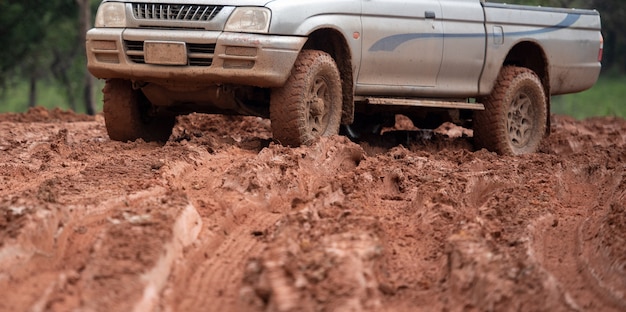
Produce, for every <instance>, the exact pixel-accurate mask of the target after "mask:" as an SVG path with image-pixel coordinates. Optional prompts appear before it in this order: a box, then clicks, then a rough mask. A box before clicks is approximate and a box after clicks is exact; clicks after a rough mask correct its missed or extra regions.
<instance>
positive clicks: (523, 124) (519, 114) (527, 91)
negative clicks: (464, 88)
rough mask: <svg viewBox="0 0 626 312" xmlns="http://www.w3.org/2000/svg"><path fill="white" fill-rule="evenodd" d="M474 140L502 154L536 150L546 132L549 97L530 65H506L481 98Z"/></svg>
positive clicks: (476, 114)
mask: <svg viewBox="0 0 626 312" xmlns="http://www.w3.org/2000/svg"><path fill="white" fill-rule="evenodd" d="M479 101H480V102H481V103H483V104H484V105H485V110H484V111H478V112H475V113H474V140H475V141H476V143H477V145H479V146H480V147H485V148H487V149H488V150H490V151H493V152H497V153H498V154H501V155H521V154H529V153H534V152H536V151H537V149H539V144H540V143H541V140H542V139H543V137H544V135H545V133H546V122H547V114H548V112H547V104H546V103H547V101H546V94H545V92H544V89H543V86H542V84H541V81H540V80H539V77H537V75H536V74H535V73H534V72H533V71H532V70H530V69H528V68H523V67H516V66H505V67H503V68H502V70H501V71H500V75H499V76H498V81H496V85H495V86H494V88H493V91H492V92H491V94H490V95H489V96H487V97H485V98H483V99H479Z"/></svg>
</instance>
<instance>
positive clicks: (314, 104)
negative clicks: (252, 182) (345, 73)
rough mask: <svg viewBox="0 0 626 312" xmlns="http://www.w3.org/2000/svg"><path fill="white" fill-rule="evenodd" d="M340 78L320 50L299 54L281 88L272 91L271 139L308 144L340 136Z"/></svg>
mask: <svg viewBox="0 0 626 312" xmlns="http://www.w3.org/2000/svg"><path fill="white" fill-rule="evenodd" d="M341 109H342V92H341V78H340V76H339V70H338V69H337V64H336V63H335V61H334V60H333V58H332V57H331V56H330V55H329V54H327V53H325V52H322V51H317V50H303V51H302V52H300V55H299V56H298V58H297V60H296V62H295V65H294V67H293V69H292V70H291V76H290V77H289V78H288V79H287V82H286V83H285V85H284V86H282V87H280V88H276V89H273V90H272V93H271V96H270V120H271V125H272V133H273V136H274V140H275V141H278V142H279V143H281V144H283V145H286V146H299V145H302V144H307V143H309V142H311V141H313V140H314V139H316V138H319V137H322V136H331V135H334V134H338V133H339V125H340V122H341Z"/></svg>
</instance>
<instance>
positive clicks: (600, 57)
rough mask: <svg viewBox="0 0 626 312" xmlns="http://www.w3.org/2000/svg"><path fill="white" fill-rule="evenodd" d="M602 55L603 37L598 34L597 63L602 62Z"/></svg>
mask: <svg viewBox="0 0 626 312" xmlns="http://www.w3.org/2000/svg"><path fill="white" fill-rule="evenodd" d="M603 53H604V37H603V36H602V34H600V51H598V62H602V54H603Z"/></svg>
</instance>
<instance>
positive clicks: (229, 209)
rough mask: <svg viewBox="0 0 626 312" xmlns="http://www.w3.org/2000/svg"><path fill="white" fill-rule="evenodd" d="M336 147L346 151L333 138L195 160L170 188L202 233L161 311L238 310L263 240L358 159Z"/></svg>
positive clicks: (179, 268) (178, 270) (359, 154)
mask: <svg viewBox="0 0 626 312" xmlns="http://www.w3.org/2000/svg"><path fill="white" fill-rule="evenodd" d="M337 140H339V141H341V142H342V143H343V144H345V143H346V142H345V138H332V139H324V140H322V141H321V142H319V143H316V144H314V145H313V146H310V147H301V148H296V149H289V148H284V147H281V146H277V145H273V146H270V147H269V148H266V149H264V150H263V151H261V152H260V153H258V152H250V151H244V150H240V149H229V150H226V151H223V152H221V153H219V154H216V155H211V154H208V153H206V152H204V153H199V154H198V159H196V163H197V164H198V165H197V167H195V168H193V170H190V171H187V172H186V173H185V174H180V175H176V176H172V177H171V180H170V184H171V185H182V188H183V189H185V192H186V193H187V195H188V196H189V198H190V199H191V201H192V202H194V203H195V205H196V206H197V207H198V210H199V212H200V214H201V215H202V219H203V223H204V224H205V226H204V228H203V231H202V232H201V233H200V236H199V238H198V240H197V241H196V242H195V243H194V244H193V246H192V247H190V248H187V249H186V251H185V258H184V259H181V262H182V263H180V265H178V266H177V268H175V270H174V272H173V274H172V276H171V278H170V285H169V287H168V289H167V290H166V291H165V295H166V297H165V299H164V303H163V305H164V306H166V307H168V308H169V309H172V310H175V311H239V310H241V309H245V306H242V304H245V300H246V298H245V294H244V293H242V286H243V285H242V283H243V281H244V274H246V271H247V270H246V267H247V266H249V265H250V264H249V261H250V259H254V258H258V257H260V255H261V253H262V252H263V251H264V250H265V249H266V248H267V244H266V241H267V240H266V237H268V236H271V235H272V229H273V228H274V227H275V226H276V224H277V223H278V222H280V220H282V219H284V218H285V217H286V215H287V214H288V213H289V212H290V211H291V210H292V209H293V208H294V207H292V206H293V202H294V200H295V201H296V202H297V201H298V200H299V199H306V198H312V197H314V196H315V193H316V192H317V191H318V190H319V189H320V188H323V187H325V186H327V185H329V184H330V183H331V180H332V179H333V177H335V176H336V175H337V173H338V172H341V171H343V170H346V169H348V168H354V167H355V166H356V165H355V162H358V160H359V159H360V158H361V157H363V151H362V150H360V148H358V146H356V145H355V144H352V145H351V146H350V147H348V148H345V147H342V148H338V147H337V146H340V145H339V144H336V141H337ZM359 150H360V151H359ZM312 172H315V174H311V173H312ZM213 194H220V197H219V198H215V197H213ZM190 292H193V293H195V294H202V295H197V296H188V294H189V293H190ZM242 296H243V297H242Z"/></svg>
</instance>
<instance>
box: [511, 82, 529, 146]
mask: <svg viewBox="0 0 626 312" xmlns="http://www.w3.org/2000/svg"><path fill="white" fill-rule="evenodd" d="M507 129H508V131H509V139H510V140H511V143H512V144H513V145H514V146H515V147H524V146H526V145H527V144H528V142H529V141H530V140H531V139H532V130H533V103H532V100H531V98H530V97H529V96H528V94H526V93H524V92H519V93H518V94H517V96H516V97H515V98H514V99H513V101H512V102H511V105H510V106H509V112H508V118H507Z"/></svg>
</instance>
